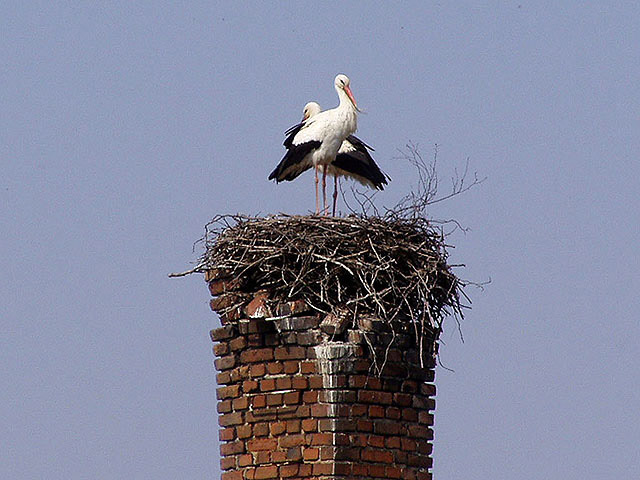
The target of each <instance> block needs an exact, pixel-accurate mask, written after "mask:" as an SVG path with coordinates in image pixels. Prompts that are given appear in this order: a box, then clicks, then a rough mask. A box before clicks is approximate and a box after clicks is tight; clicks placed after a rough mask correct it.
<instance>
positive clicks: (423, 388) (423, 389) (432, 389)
mask: <svg viewBox="0 0 640 480" xmlns="http://www.w3.org/2000/svg"><path fill="white" fill-rule="evenodd" d="M420 393H422V394H423V395H427V396H429V397H435V395H436V386H435V385H434V384H433V383H423V384H422V385H420Z"/></svg>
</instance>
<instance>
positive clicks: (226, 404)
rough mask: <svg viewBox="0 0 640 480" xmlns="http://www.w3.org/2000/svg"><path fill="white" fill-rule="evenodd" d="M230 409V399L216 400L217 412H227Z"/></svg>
mask: <svg viewBox="0 0 640 480" xmlns="http://www.w3.org/2000/svg"><path fill="white" fill-rule="evenodd" d="M230 411H231V400H222V401H221V402H218V413H229V412H230Z"/></svg>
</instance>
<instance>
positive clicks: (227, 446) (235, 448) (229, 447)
mask: <svg viewBox="0 0 640 480" xmlns="http://www.w3.org/2000/svg"><path fill="white" fill-rule="evenodd" d="M237 453H244V442H240V441H236V442H229V443H221V444H220V455H221V456H223V457H227V456H229V455H235V454H237Z"/></svg>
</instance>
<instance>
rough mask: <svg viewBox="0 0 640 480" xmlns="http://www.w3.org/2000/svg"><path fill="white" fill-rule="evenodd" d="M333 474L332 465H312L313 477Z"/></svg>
mask: <svg viewBox="0 0 640 480" xmlns="http://www.w3.org/2000/svg"><path fill="white" fill-rule="evenodd" d="M332 473H333V463H314V464H313V474H314V475H331V474H332Z"/></svg>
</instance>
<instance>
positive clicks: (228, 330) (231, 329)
mask: <svg viewBox="0 0 640 480" xmlns="http://www.w3.org/2000/svg"><path fill="white" fill-rule="evenodd" d="M236 334H237V330H236V327H235V325H225V326H224V327H220V328H214V329H213V330H211V331H210V332H209V335H210V336H211V340H213V341H214V342H220V341H221V340H226V339H228V338H233V337H234V336H235V335H236Z"/></svg>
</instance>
